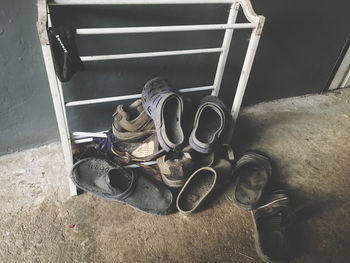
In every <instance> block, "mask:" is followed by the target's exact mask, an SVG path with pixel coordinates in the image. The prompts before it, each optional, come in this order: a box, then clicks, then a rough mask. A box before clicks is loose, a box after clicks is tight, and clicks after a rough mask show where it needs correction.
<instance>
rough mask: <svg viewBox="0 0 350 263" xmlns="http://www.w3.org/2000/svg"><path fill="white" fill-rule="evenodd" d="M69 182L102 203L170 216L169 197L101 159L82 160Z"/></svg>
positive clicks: (162, 188)
mask: <svg viewBox="0 0 350 263" xmlns="http://www.w3.org/2000/svg"><path fill="white" fill-rule="evenodd" d="M71 178H72V181H73V182H74V183H75V184H76V185H77V186H78V187H79V188H81V189H83V190H85V191H88V192H91V193H93V194H95V195H96V196H98V197H101V198H103V199H107V200H111V201H117V202H121V203H125V204H127V205H129V206H131V207H133V208H135V209H137V210H140V211H142V212H146V213H151V214H157V215H166V214H169V213H170V212H171V207H172V203H173V195H172V193H171V192H170V191H169V190H168V189H167V188H166V187H164V186H161V185H156V184H155V183H153V182H152V181H150V180H149V179H147V178H145V177H143V176H139V175H137V174H136V173H135V171H129V170H126V169H124V168H122V167H121V166H118V165H116V164H114V163H112V162H110V161H108V160H106V159H102V158H86V159H83V160H80V161H79V162H77V163H76V164H74V166H73V168H72V171H71Z"/></svg>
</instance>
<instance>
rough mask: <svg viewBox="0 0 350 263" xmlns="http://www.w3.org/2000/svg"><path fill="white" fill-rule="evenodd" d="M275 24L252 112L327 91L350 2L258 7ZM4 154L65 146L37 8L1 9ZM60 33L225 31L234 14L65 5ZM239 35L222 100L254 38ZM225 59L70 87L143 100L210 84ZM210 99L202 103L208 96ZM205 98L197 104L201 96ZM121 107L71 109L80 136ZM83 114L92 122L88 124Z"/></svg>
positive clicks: (114, 47)
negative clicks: (67, 28)
mask: <svg viewBox="0 0 350 263" xmlns="http://www.w3.org/2000/svg"><path fill="white" fill-rule="evenodd" d="M252 4H253V6H254V8H255V10H256V12H257V13H258V14H263V15H265V17H266V23H265V27H264V31H263V35H262V38H261V41H260V44H259V48H258V52H257V55H256V60H255V63H254V66H253V69H252V73H251V78H250V80H249V83H248V87H247V92H246V95H245V99H244V104H252V103H256V102H260V101H264V100H270V99H276V98H281V97H289V96H296V95H302V94H307V93H318V92H321V91H322V90H323V88H324V86H325V85H326V82H327V78H328V76H329V74H330V72H331V69H332V66H333V64H334V63H335V61H336V59H337V55H338V54H339V53H340V50H341V47H342V45H343V44H344V42H345V40H346V38H347V35H348V33H349V28H348V26H346V25H349V24H350V23H349V22H350V19H349V16H348V14H347V13H348V10H349V7H350V6H349V2H348V1H347V0H341V1H330V0H329V1H316V0H314V1H278V0H271V1H267V0H266V1H261V0H260V1H252ZM0 7H1V9H0V48H1V52H0V88H1V89H0V102H1V104H0V105H1V106H0V107H1V115H0V124H1V125H0V129H1V135H2V136H1V139H0V154H4V153H7V152H11V151H14V150H17V149H22V148H25V147H29V146H33V145H38V144H43V143H45V142H47V141H50V140H53V139H55V138H57V136H58V133H57V126H56V122H55V117H54V113H53V107H52V103H51V98H50V92H49V87H48V82H47V77H46V73H45V68H44V66H43V59H42V55H41V50H40V44H39V41H38V38H37V34H36V28H35V21H36V7H35V1H34V0H30V1H24V2H23V1H21V2H20V1H19V0H16V1H10V0H2V1H1V3H0ZM53 13H54V17H55V19H54V21H53V22H54V24H55V25H68V24H69V25H73V26H76V27H103V26H109V27H112V26H141V25H169V24H174V25H176V24H194V23H198V24H206V23H225V20H226V18H227V6H216V5H207V6H202V7H198V6H191V5H190V6H181V7H171V8H169V6H152V7H146V8H143V7H137V6H132V7H130V6H119V7H107V8H105V7H79V8H77V7H56V8H55V9H53ZM239 21H241V22H243V21H244V20H243V18H242V17H239ZM249 35H250V33H249V31H247V30H242V31H236V32H235V33H234V38H233V43H232V46H231V50H232V52H231V53H230V55H229V60H228V64H227V69H226V71H225V75H224V80H223V83H222V92H221V93H220V96H221V97H222V98H223V99H224V100H225V102H226V103H231V102H232V97H233V94H234V91H235V87H236V84H237V81H238V77H239V73H240V69H241V65H242V62H243V58H244V54H245V51H246V47H247V44H248V40H249ZM222 36H223V32H214V31H212V32H182V33H162V34H151V35H146V34H135V35H131V36H130V35H128V36H126V35H119V36H104V37H101V36H84V37H82V36H78V37H77V45H78V47H79V51H80V55H87V54H89V55H90V54H113V53H127V52H142V51H153V50H154V51H155V50H172V49H184V48H185V49H187V48H200V47H217V46H220V45H221V41H222ZM217 60H218V55H215V54H207V55H192V56H184V57H183V56H176V57H175V56H173V57H162V58H152V59H138V60H120V61H109V62H91V63H86V70H85V71H84V72H81V73H78V74H76V75H75V76H74V77H73V78H72V80H71V81H70V82H69V83H67V84H65V85H64V87H63V89H64V93H65V95H66V99H67V100H68V101H70V100H80V99H88V98H93V97H105V96H113V95H119V94H128V93H139V92H140V90H141V88H142V86H143V85H144V83H145V82H146V81H147V80H148V79H150V78H152V77H154V76H157V75H162V76H164V77H165V78H167V79H168V80H169V82H170V83H171V84H172V86H173V87H175V88H186V87H193V86H201V85H210V84H212V82H213V78H214V75H215V69H216V63H217ZM204 94H205V93H203V94H202V95H204ZM202 95H200V94H199V95H198V96H197V97H196V98H195V99H198V98H200V97H201V96H202ZM115 104H116V103H107V104H99V105H95V106H81V107H74V108H69V109H68V111H67V112H68V116H69V125H70V127H71V128H72V130H83V131H88V130H100V129H105V128H107V127H108V126H109V125H110V122H111V114H112V112H113V109H114V107H115ZM81 116H87V117H84V118H82V117H81Z"/></svg>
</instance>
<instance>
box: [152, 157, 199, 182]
mask: <svg viewBox="0 0 350 263" xmlns="http://www.w3.org/2000/svg"><path fill="white" fill-rule="evenodd" d="M157 163H158V167H159V170H160V173H161V176H162V179H163V182H164V183H165V184H166V185H167V186H169V187H174V188H177V187H182V186H183V185H184V184H185V182H186V180H187V178H188V177H189V175H190V174H191V173H192V171H193V169H194V162H193V160H192V157H191V154H190V153H188V152H177V153H174V152H169V153H167V154H166V155H163V156H161V157H159V158H158V159H157Z"/></svg>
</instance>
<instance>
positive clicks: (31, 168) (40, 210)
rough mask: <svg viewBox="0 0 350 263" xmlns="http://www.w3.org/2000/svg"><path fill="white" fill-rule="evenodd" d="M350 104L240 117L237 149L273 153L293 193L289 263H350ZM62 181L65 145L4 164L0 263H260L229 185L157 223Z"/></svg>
mask: <svg viewBox="0 0 350 263" xmlns="http://www.w3.org/2000/svg"><path fill="white" fill-rule="evenodd" d="M349 100H350V89H344V90H341V91H337V92H335V93H328V94H325V95H314V96H306V97H298V98H291V99H284V100H277V101H272V102H268V103H261V104H258V105H255V106H252V107H248V108H245V109H244V110H243V111H242V114H241V116H240V120H239V123H238V126H237V131H236V135H235V143H234V144H235V145H236V146H235V150H236V152H237V153H239V152H242V151H244V150H246V149H258V150H262V151H265V152H266V153H268V154H269V155H270V156H271V157H272V158H273V160H274V162H275V170H274V175H273V178H274V181H276V182H277V183H281V184H283V185H284V186H285V187H286V188H288V189H289V190H290V193H291V197H292V201H293V204H294V207H295V210H296V212H297V216H298V221H297V223H296V224H295V226H294V228H293V236H292V245H293V248H294V252H295V257H294V258H293V259H292V261H291V262H349V258H350V250H349V248H350V211H349V206H350V195H349V192H350V161H349V160H350V132H349V131H350V103H349ZM66 183H67V180H66V173H65V170H64V163H63V156H62V153H61V147H60V145H59V143H54V144H50V145H47V146H44V147H40V148H36V149H32V150H27V151H23V152H18V153H14V154H11V155H7V156H3V157H1V158H0V184H1V185H2V187H1V188H0V206H1V208H2V209H1V210H0V235H1V238H0V262H260V260H259V258H258V256H257V254H256V252H255V248H254V241H253V224H252V220H251V216H250V214H249V213H248V212H246V211H242V210H239V209H237V208H235V207H234V206H233V204H232V201H231V200H230V199H231V196H232V187H231V186H230V187H228V188H227V189H226V190H225V191H224V192H222V193H221V194H220V195H218V196H216V197H215V199H214V200H212V201H211V202H210V204H208V205H207V206H206V209H204V210H203V211H201V212H198V213H195V214H192V215H189V216H183V215H181V214H178V213H177V214H172V215H169V216H164V217H160V216H151V215H147V214H143V213H140V212H137V211H135V210H133V209H132V208H130V207H128V206H126V205H123V204H119V203H114V202H108V201H104V200H100V199H98V198H96V197H94V196H93V195H91V194H89V193H84V194H82V195H80V196H76V197H73V198H68V187H67V184H66ZM71 224H74V225H75V227H73V228H69V225H71Z"/></svg>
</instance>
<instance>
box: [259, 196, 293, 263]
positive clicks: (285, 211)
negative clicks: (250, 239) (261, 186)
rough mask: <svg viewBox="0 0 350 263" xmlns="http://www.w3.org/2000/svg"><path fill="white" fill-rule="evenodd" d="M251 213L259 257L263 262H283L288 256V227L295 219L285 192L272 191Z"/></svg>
mask: <svg viewBox="0 0 350 263" xmlns="http://www.w3.org/2000/svg"><path fill="white" fill-rule="evenodd" d="M252 215H253V221H254V229H255V247H256V251H257V253H258V255H259V257H260V258H261V259H262V260H264V261H265V262H273V263H275V262H276V263H277V262H278V263H279V262H285V261H286V260H287V259H288V258H289V257H290V247H289V244H288V228H289V227H290V226H291V224H292V223H293V222H294V220H295V214H294V212H293V210H292V209H291V207H290V202H289V198H288V196H287V194H286V193H285V192H284V191H282V190H277V191H274V192H272V193H271V194H269V195H268V196H267V197H266V200H265V201H264V204H263V205H261V206H259V207H258V208H257V209H256V210H255V211H253V212H252Z"/></svg>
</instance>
